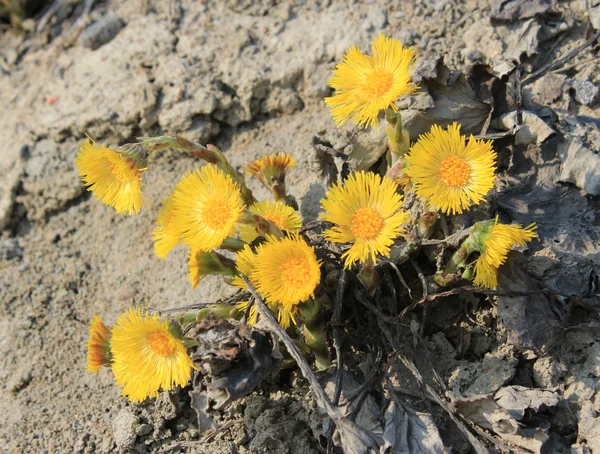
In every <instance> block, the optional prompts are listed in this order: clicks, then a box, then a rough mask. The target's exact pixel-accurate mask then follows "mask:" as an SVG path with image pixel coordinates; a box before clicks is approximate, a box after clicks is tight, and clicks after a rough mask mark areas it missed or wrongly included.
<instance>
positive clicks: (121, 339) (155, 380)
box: [111, 308, 194, 402]
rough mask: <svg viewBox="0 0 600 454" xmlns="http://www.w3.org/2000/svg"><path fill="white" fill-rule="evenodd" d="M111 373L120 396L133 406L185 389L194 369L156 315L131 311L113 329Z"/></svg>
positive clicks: (166, 324) (118, 319)
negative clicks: (119, 388) (172, 390)
mask: <svg viewBox="0 0 600 454" xmlns="http://www.w3.org/2000/svg"><path fill="white" fill-rule="evenodd" d="M111 334H112V338H111V349H112V355H113V363H112V370H113V373H114V375H115V380H116V382H117V385H118V386H119V387H122V388H123V395H124V396H128V397H129V399H130V400H131V401H133V402H141V401H143V400H144V399H146V398H147V397H157V396H158V391H159V390H160V389H162V390H164V391H168V390H170V389H172V388H174V387H176V386H185V385H186V384H187V383H188V380H189V379H190V374H191V372H192V369H193V368H194V366H193V364H192V361H191V359H190V357H189V356H188V355H187V352H186V349H185V346H184V345H183V342H182V341H181V340H180V339H178V338H177V337H175V336H174V335H173V334H172V333H171V331H170V330H169V323H168V322H167V321H163V322H160V321H159V320H158V315H149V314H148V313H147V312H145V313H143V312H142V309H141V308H131V309H129V310H127V311H125V313H123V314H121V315H119V317H118V318H117V322H116V324H115V326H114V327H113V329H112V333H111Z"/></svg>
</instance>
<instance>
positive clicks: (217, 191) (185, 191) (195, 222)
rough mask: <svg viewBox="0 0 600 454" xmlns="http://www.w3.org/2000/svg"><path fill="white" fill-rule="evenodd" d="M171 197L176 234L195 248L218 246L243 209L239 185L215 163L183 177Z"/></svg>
mask: <svg viewBox="0 0 600 454" xmlns="http://www.w3.org/2000/svg"><path fill="white" fill-rule="evenodd" d="M172 198H173V206H172V209H171V212H172V213H173V218H172V220H171V222H172V223H173V230H172V232H173V235H174V236H178V237H179V238H180V239H181V241H182V242H183V243H184V244H185V245H186V246H188V247H189V248H190V249H191V250H192V251H206V252H208V251H211V250H212V249H213V248H218V247H219V246H220V245H221V243H223V240H225V238H227V236H229V234H230V233H231V231H232V229H233V228H234V227H235V225H236V223H237V221H238V220H239V218H240V217H241V215H242V212H243V209H244V204H243V202H242V197H241V195H240V190H239V188H238V186H237V185H236V184H235V183H234V182H233V180H232V179H231V177H230V176H229V175H225V174H224V173H223V172H222V171H221V170H219V169H218V168H217V167H216V166H214V165H212V164H208V165H206V166H204V167H203V168H202V169H201V170H198V169H196V170H195V171H193V172H190V173H188V174H187V175H186V176H184V177H183V179H182V180H181V182H179V183H178V184H177V186H176V187H175V190H174V191H173V194H172ZM155 238H156V236H155ZM159 239H160V238H159Z"/></svg>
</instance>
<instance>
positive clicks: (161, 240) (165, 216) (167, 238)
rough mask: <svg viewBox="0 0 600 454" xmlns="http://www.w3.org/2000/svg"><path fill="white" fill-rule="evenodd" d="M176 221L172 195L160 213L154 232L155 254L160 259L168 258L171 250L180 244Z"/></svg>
mask: <svg viewBox="0 0 600 454" xmlns="http://www.w3.org/2000/svg"><path fill="white" fill-rule="evenodd" d="M174 219H175V212H174V210H173V195H172V194H171V195H170V196H169V198H168V199H167V200H165V203H164V204H163V206H162V208H161V209H160V212H159V213H158V219H157V220H156V224H157V225H158V227H156V228H155V229H154V230H153V231H152V241H154V252H155V253H156V256H157V257H158V258H160V259H163V260H164V259H165V258H166V257H167V254H168V253H169V252H171V249H173V248H174V247H175V246H177V243H179V235H178V233H177V231H176V230H175V224H174V222H173V221H174Z"/></svg>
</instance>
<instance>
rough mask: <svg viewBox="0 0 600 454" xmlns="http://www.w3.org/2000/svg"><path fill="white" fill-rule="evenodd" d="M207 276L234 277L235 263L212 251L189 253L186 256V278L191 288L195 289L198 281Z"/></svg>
mask: <svg viewBox="0 0 600 454" xmlns="http://www.w3.org/2000/svg"><path fill="white" fill-rule="evenodd" d="M209 275H220V276H235V275H236V271H235V263H234V262H233V260H231V259H229V258H227V257H225V256H223V255H221V254H219V253H218V252H214V251H211V252H204V251H197V252H195V253H192V252H190V254H189V255H188V276H189V278H190V282H191V283H192V288H196V287H197V286H198V284H199V283H200V281H201V280H202V279H204V278H205V277H206V276H209Z"/></svg>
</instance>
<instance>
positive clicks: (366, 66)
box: [325, 35, 417, 129]
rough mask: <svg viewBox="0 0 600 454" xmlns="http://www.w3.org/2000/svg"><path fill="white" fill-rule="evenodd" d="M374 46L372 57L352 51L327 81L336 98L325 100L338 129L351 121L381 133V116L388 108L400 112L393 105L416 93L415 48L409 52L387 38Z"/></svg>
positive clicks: (352, 48) (409, 49)
mask: <svg viewBox="0 0 600 454" xmlns="http://www.w3.org/2000/svg"><path fill="white" fill-rule="evenodd" d="M371 45H372V47H373V56H372V57H369V56H368V55H364V54H363V53H361V51H360V50H359V48H358V47H357V46H352V47H350V49H348V50H347V51H346V55H345V56H344V59H343V60H342V62H341V63H340V64H339V65H337V67H336V69H335V70H334V71H333V74H334V76H333V77H332V78H331V79H329V81H328V84H329V86H330V87H331V88H333V89H335V95H334V96H332V97H329V98H325V103H326V104H327V105H328V106H329V108H330V109H331V114H332V116H333V119H334V121H335V122H336V124H337V125H338V126H342V125H343V124H344V123H346V122H347V121H349V120H351V121H352V122H354V123H355V124H357V125H359V126H360V125H363V126H365V127H368V126H369V125H370V124H374V125H375V127H376V128H377V129H379V120H378V118H377V117H378V115H379V112H380V111H381V110H382V109H385V108H387V107H391V108H392V109H393V110H394V111H396V110H398V109H397V107H396V105H395V104H394V102H395V101H396V100H397V99H398V98H399V97H400V96H403V95H407V94H410V93H414V92H415V91H416V89H417V86H416V85H414V84H413V83H412V81H411V79H410V71H411V69H412V67H413V65H414V61H415V53H414V51H413V49H412V47H411V48H408V49H406V48H404V47H402V43H400V41H398V40H397V39H394V38H386V37H385V36H384V35H379V36H378V37H377V38H375V39H374V40H373V42H372V43H371Z"/></svg>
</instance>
